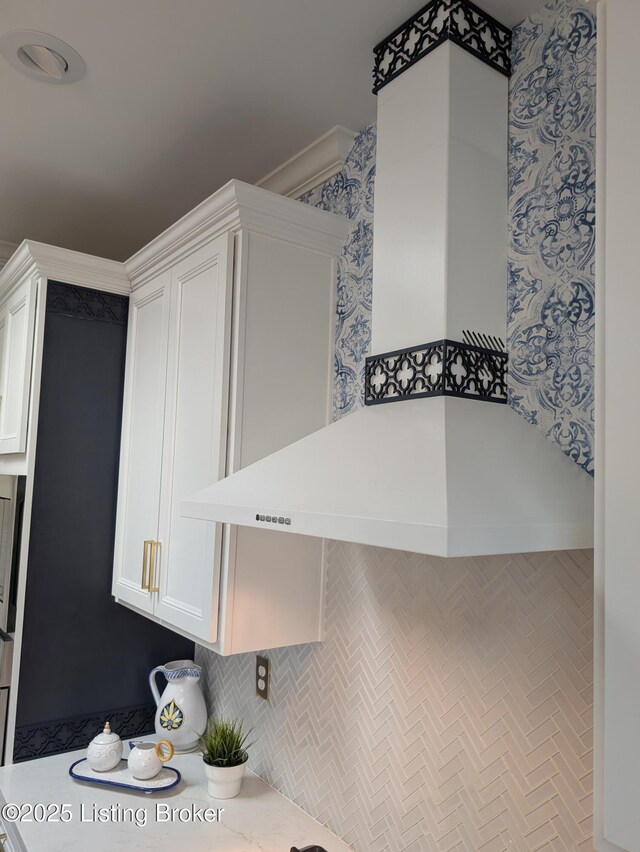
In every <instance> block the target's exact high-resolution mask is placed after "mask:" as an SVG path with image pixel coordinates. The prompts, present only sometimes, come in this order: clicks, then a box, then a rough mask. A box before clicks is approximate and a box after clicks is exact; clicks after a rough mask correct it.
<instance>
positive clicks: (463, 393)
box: [364, 340, 509, 405]
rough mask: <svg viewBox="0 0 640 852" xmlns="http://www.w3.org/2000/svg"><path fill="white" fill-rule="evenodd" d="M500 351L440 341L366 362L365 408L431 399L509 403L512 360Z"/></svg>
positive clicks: (451, 341) (380, 356) (387, 353)
mask: <svg viewBox="0 0 640 852" xmlns="http://www.w3.org/2000/svg"><path fill="white" fill-rule="evenodd" d="M508 359H509V356H508V355H507V353H506V352H504V351H502V350H499V349H487V348H485V347H483V346H474V345H473V344H470V343H457V342H456V341H454V340H436V341H435V342H434V343H425V344H424V346H416V347H413V348H411V349H397V350H396V351H395V352H384V353H382V354H381V355H372V356H370V357H369V358H367V359H366V365H365V389H364V401H365V405H379V404H380V403H384V402H401V401H402V400H407V399H420V398H421V397H427V396H459V397H465V398H466V399H479V400H482V401H483V402H498V403H501V404H506V402H507V385H506V378H507V362H508Z"/></svg>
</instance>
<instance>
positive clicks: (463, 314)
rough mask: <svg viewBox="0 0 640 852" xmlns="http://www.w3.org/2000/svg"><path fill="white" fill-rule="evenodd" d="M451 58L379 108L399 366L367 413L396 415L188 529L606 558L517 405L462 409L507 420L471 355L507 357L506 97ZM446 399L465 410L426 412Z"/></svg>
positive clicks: (345, 434) (492, 383) (268, 461)
mask: <svg viewBox="0 0 640 852" xmlns="http://www.w3.org/2000/svg"><path fill="white" fill-rule="evenodd" d="M460 5H461V4H459V3H453V4H445V3H440V7H441V11H442V9H444V12H442V14H443V15H446V14H450V15H451V16H453V15H454V14H458V13H459V8H460ZM462 5H464V4H462ZM448 6H450V7H451V9H450V11H449V13H447V12H446V7H448ZM474 14H475V13H474ZM440 20H442V19H440ZM450 23H454V21H453V18H452V19H451V22H450ZM458 23H459V21H458ZM445 24H446V26H448V25H449V24H448V23H447V22H446V21H445ZM493 24H495V22H493ZM412 26H413V28H414V29H413V30H411V27H412ZM407 27H409V29H407V28H405V30H402V29H400V30H399V31H398V32H397V33H396V34H394V36H392V38H394V37H395V39H396V41H397V43H401V42H402V39H404V42H403V43H404V44H405V45H406V44H407V43H411V38H412V35H411V33H412V31H416V30H415V21H414V22H413V24H412V22H408V24H407ZM494 35H495V31H494ZM407 38H408V39H409V42H407ZM455 41H459V39H456V38H454V35H450V36H449V37H448V38H447V37H444V38H442V37H441V38H440V41H439V43H438V46H437V49H433V48H432V49H430V50H428V51H425V55H424V56H423V57H422V58H421V59H420V61H417V62H416V61H413V62H407V63H406V66H407V67H406V68H405V69H403V73H401V74H399V75H398V76H394V78H393V79H392V81H391V82H389V83H388V85H384V87H381V89H380V91H379V93H378V151H377V175H376V199H375V213H374V264H373V268H374V283H373V320H372V348H371V351H372V352H373V353H390V354H389V356H388V357H382V356H378V357H377V358H376V360H375V362H374V363H373V364H372V366H371V371H372V373H373V379H374V383H373V385H372V387H373V390H371V391H370V392H369V394H368V396H369V397H370V399H369V401H370V402H384V403H385V404H371V405H367V406H366V407H365V408H364V409H362V410H360V411H358V412H356V413H355V414H352V415H350V416H348V417H345V418H343V419H342V420H341V421H339V422H337V423H333V424H332V425H330V426H328V427H326V428H325V429H322V430H320V431H319V432H316V433H314V434H312V435H310V436H308V437H306V438H303V439H302V440H301V441H298V442H297V443H296V444H293V445H292V446H289V447H286V448H285V449H283V450H281V451H279V452H277V453H275V454H273V455H271V456H269V457H267V458H265V459H262V460H261V461H258V462H256V463H255V464H253V465H251V466H249V467H247V468H245V469H244V470H241V471H239V472H238V473H234V474H233V475H232V476H230V477H228V478H227V479H224V480H221V481H220V482H217V483H215V484H213V485H211V486H209V487H208V488H206V489H204V490H203V491H201V492H199V493H198V494H195V495H193V496H192V497H191V498H190V499H189V500H187V501H186V502H185V504H184V511H185V514H187V515H189V516H191V517H196V518H202V519H207V520H215V521H223V522H227V523H232V524H240V525H247V526H254V527H260V528H268V529H272V530H274V531H275V530H277V531H279V532H283V533H298V534H305V535H312V536H321V537H326V538H332V539H340V540H344V541H353V542H359V543H362V544H371V545H378V546H382V547H390V548H396V549H401V550H408V551H415V552H418V553H427V554H432V555H437V556H469V555H481V554H490V553H509V552H529V551H540V550H561V549H572V548H586V547H591V546H592V545H593V481H592V479H591V477H590V476H589V475H588V474H587V473H586V472H585V471H583V470H581V469H580V468H579V467H578V466H577V465H576V464H575V463H574V462H572V461H571V460H570V459H569V458H567V456H565V454H564V453H563V452H562V451H561V450H560V449H559V448H557V447H556V446H554V445H553V444H552V442H551V441H550V440H548V439H547V438H545V437H544V436H543V435H542V434H541V433H540V432H539V431H538V430H537V429H535V428H534V427H532V426H530V425H529V424H528V423H526V422H525V421H524V419H522V418H521V417H520V416H519V415H517V414H516V413H514V412H513V411H512V410H511V408H510V407H509V406H508V405H505V404H496V401H492V402H489V401H482V400H481V399H468V398H463V397H461V396H459V395H458V394H459V390H460V388H463V389H464V390H466V392H467V394H468V395H470V396H474V395H475V396H482V395H486V396H489V397H492V398H493V399H494V400H497V401H499V402H504V384H503V383H501V381H499V380H498V378H499V369H498V367H499V363H500V356H499V353H493V355H492V354H491V353H485V354H486V358H484V356H483V353H482V347H479V348H474V347H473V346H468V347H466V349H465V347H464V346H463V347H458V342H460V341H462V340H463V331H464V330H473V331H475V332H477V333H480V334H484V335H487V336H489V337H491V338H502V339H506V249H507V212H506V207H507V98H508V79H507V76H506V75H505V74H504V73H500V69H498V70H496V67H495V63H494V67H491V64H490V63H489V62H487V60H486V57H483V58H484V60H485V61H479V59H478V58H477V56H476V55H472V54H477V53H478V51H477V50H474V49H473V46H471V47H469V45H467V46H466V49H462V48H461V47H460V46H459V44H458V43H454V42H455ZM393 47H394V44H393V42H390V43H388V44H387V45H385V46H384V47H383V48H382V49H381V50H378V53H377V62H378V70H380V68H381V67H382V68H383V69H384V67H385V65H386V67H387V68H392V67H393V65H392V61H390V60H389V57H390V55H391V53H392V52H393V50H392V49H393ZM469 51H471V52H469ZM503 70H504V69H503ZM390 76H393V75H390ZM443 340H447V341H454V343H453V344H451V345H450V346H449V348H448V350H447V351H445V349H444V348H443V347H442V346H433V347H431V348H428V351H427V347H426V346H425V342H430V341H443ZM487 348H489V349H491V348H494V349H495V348H496V347H491V346H489V347H487ZM400 350H402V352H403V353H404V352H405V351H406V352H407V353H408V354H407V355H406V357H405V355H404V354H403V355H400V356H397V355H396V354H395V353H397V352H399V351H400ZM411 350H412V351H413V354H412V351H411ZM467 356H468V357H467ZM469 358H470V359H471V360H469ZM474 358H475V361H474ZM474 364H475V367H474ZM394 365H395V367H397V368H399V370H400V375H398V369H392V367H393V366H394ZM474 369H475V373H474ZM417 375H418V378H419V380H418V382H417V383H416V376H417ZM429 376H431V377H432V379H433V384H429ZM445 376H446V377H447V378H446V380H445V378H444V377H445ZM497 377H498V378H497ZM443 384H444V386H445V387H446V389H447V391H448V392H453V393H454V395H453V396H446V395H445V396H442V395H440V396H430V397H429V398H412V395H413V396H415V394H417V393H420V392H423V393H424V392H425V391H426V390H428V391H431V392H436V391H437V390H438V389H440V391H442V388H443ZM487 388H489V389H490V390H487ZM412 391H413V392H415V393H413V394H412ZM398 396H403V397H409V398H404V399H402V400H401V401H391V402H389V400H390V399H393V398H395V399H396V400H397V397H398ZM283 404H286V403H283Z"/></svg>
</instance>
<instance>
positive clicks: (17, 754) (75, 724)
mask: <svg viewBox="0 0 640 852" xmlns="http://www.w3.org/2000/svg"><path fill="white" fill-rule="evenodd" d="M155 713H156V708H155V705H154V704H138V705H135V706H132V707H123V708H120V709H119V710H101V711H100V712H99V713H92V714H91V715H88V716H76V717H73V718H70V719H60V720H58V721H56V722H46V723H44V724H41V725H20V726H19V727H17V728H16V736H15V741H14V751H13V759H14V761H16V763H17V762H20V761H23V760H33V759H34V758H36V757H45V756H46V755H49V754H62V753H63V752H66V751H74V750H75V749H79V748H86V747H87V745H88V744H89V742H90V741H91V740H92V739H93V738H94V737H95V735H96V734H98V733H100V731H101V730H102V728H103V726H104V723H105V721H107V720H109V721H110V722H111V727H112V729H113V730H114V731H115V732H116V733H117V734H119V736H120V737H121V738H122V739H126V738H129V737H140V736H145V735H146V734H150V733H153V731H154V719H155Z"/></svg>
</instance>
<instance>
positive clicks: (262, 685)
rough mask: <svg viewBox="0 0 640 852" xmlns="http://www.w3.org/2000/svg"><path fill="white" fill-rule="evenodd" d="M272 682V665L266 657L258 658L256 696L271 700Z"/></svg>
mask: <svg viewBox="0 0 640 852" xmlns="http://www.w3.org/2000/svg"><path fill="white" fill-rule="evenodd" d="M270 680H271V664H270V663H269V660H268V659H267V658H266V657H256V695H257V696H258V697H259V698H264V700H265V701H268V700H269V685H270V683H269V682H270Z"/></svg>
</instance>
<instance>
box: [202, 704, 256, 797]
mask: <svg viewBox="0 0 640 852" xmlns="http://www.w3.org/2000/svg"><path fill="white" fill-rule="evenodd" d="M249 733H250V731H248V732H247V733H245V732H244V730H243V726H242V722H241V721H240V720H239V719H224V718H222V717H220V718H211V719H209V721H208V722H207V727H206V729H205V731H204V733H203V734H202V735H201V736H200V737H199V738H198V739H199V743H200V748H201V750H202V760H203V762H204V772H205V775H206V776H207V788H208V791H209V795H210V796H212V797H213V798H214V799H233V797H234V796H237V795H238V793H239V792H240V787H241V785H242V778H243V777H244V771H245V769H246V766H247V759H248V757H249V756H248V754H247V749H249V748H250V746H251V744H250V743H249V744H247V738H248V736H249Z"/></svg>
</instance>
